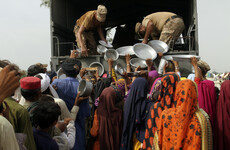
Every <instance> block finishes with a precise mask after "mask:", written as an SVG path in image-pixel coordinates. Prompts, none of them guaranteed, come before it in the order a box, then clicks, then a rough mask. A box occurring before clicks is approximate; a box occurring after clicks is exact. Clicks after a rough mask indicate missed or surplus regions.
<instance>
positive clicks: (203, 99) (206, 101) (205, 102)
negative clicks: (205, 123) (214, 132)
mask: <svg viewBox="0 0 230 150" xmlns="http://www.w3.org/2000/svg"><path fill="white" fill-rule="evenodd" d="M198 101H199V107H200V108H202V109H203V110H204V111H205V112H206V113H207V114H208V115H209V117H210V121H211V124H212V127H213V123H214V119H215V115H216V102H217V98H216V90H215V85H214V82H213V81H210V80H204V81H202V82H200V84H199V85H198Z"/></svg>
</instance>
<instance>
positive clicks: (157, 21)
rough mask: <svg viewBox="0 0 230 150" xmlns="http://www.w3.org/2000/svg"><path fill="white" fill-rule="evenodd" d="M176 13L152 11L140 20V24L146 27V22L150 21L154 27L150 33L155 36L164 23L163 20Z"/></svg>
mask: <svg viewBox="0 0 230 150" xmlns="http://www.w3.org/2000/svg"><path fill="white" fill-rule="evenodd" d="M174 15H176V14H174V13H171V12H156V13H152V14H150V15H148V16H146V17H145V18H144V19H143V21H142V25H143V26H144V27H147V25H148V22H149V21H152V23H153V26H154V29H153V31H152V34H153V35H155V36H157V35H159V34H160V33H161V31H162V28H163V26H164V25H165V21H166V20H167V19H168V18H169V17H171V16H174Z"/></svg>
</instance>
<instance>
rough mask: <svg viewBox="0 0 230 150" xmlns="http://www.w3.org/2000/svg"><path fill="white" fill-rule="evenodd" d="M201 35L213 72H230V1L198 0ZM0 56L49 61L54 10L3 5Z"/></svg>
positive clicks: (36, 1) (24, 2)
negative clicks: (51, 21) (51, 11)
mask: <svg viewBox="0 0 230 150" xmlns="http://www.w3.org/2000/svg"><path fill="white" fill-rule="evenodd" d="M197 5H198V28H199V30H198V31H199V33H198V36H199V37H198V38H199V50H200V56H201V58H202V59H203V60H204V61H206V62H207V63H208V64H209V65H210V66H211V68H212V71H214V70H215V71H219V72H224V71H230V65H229V64H230V59H229V56H230V46H229V45H230V44H229V43H230V42H229V40H230V28H229V27H230V19H228V18H229V17H228V14H230V1H229V0H218V1H217V0H198V2H197ZM0 22H1V28H0V59H8V60H10V61H11V62H13V63H16V64H18V65H19V67H20V68H22V69H27V68H28V67H29V66H30V65H31V64H34V63H37V62H41V63H46V64H49V62H50V57H51V51H50V49H51V48H50V13H49V9H47V8H44V7H40V0H20V1H19V0H7V1H3V2H1V5H0Z"/></svg>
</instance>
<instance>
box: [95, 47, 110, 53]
mask: <svg viewBox="0 0 230 150" xmlns="http://www.w3.org/2000/svg"><path fill="white" fill-rule="evenodd" d="M107 50H108V49H107V48H106V47H105V46H102V45H97V52H98V53H99V54H103V53H105V52H106V51H107Z"/></svg>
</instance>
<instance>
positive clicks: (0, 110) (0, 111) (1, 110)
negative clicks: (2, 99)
mask: <svg viewBox="0 0 230 150" xmlns="http://www.w3.org/2000/svg"><path fill="white" fill-rule="evenodd" d="M3 109H4V108H3V105H2V104H1V105H0V113H2V112H3Z"/></svg>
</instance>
